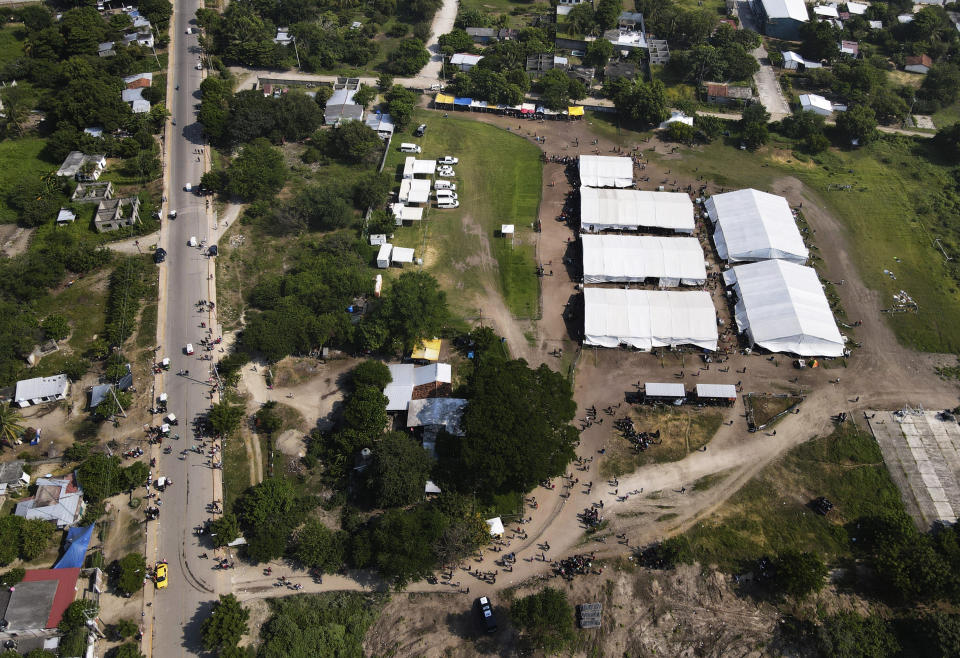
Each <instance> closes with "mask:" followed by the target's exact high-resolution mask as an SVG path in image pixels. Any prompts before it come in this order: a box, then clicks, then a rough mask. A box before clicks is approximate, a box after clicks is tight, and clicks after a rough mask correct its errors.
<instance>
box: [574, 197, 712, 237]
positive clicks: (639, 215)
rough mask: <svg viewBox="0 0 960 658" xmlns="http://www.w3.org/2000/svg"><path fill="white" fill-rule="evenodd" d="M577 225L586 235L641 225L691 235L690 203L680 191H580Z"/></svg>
mask: <svg viewBox="0 0 960 658" xmlns="http://www.w3.org/2000/svg"><path fill="white" fill-rule="evenodd" d="M580 226H581V227H582V228H583V230H585V231H588V232H590V233H594V232H596V231H603V230H605V229H627V230H631V231H636V230H639V229H640V227H641V226H644V227H654V228H665V229H671V230H673V231H677V232H680V233H692V232H693V227H694V220H693V202H692V201H690V197H689V196H687V195H686V194H684V193H682V192H648V191H641V190H598V189H595V188H592V187H581V188H580Z"/></svg>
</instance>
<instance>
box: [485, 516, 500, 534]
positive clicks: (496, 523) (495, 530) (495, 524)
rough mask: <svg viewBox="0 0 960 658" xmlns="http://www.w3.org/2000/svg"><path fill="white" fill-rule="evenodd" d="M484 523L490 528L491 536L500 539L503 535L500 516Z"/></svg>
mask: <svg viewBox="0 0 960 658" xmlns="http://www.w3.org/2000/svg"><path fill="white" fill-rule="evenodd" d="M484 523H486V524H487V527H488V528H490V535H491V536H493V537H499V536H500V535H502V534H503V521H501V520H500V517H499V516H497V517H494V518H492V519H487V520H486V521H485V522H484Z"/></svg>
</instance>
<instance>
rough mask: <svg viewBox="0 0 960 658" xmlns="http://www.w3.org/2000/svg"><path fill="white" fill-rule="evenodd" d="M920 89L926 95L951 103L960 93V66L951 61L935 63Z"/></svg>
mask: <svg viewBox="0 0 960 658" xmlns="http://www.w3.org/2000/svg"><path fill="white" fill-rule="evenodd" d="M920 89H921V90H922V91H923V94H924V96H925V97H927V98H931V99H933V100H935V101H937V102H938V103H940V104H941V105H950V104H951V103H953V102H954V101H955V100H957V95H958V94H960V67H958V66H957V65H956V64H952V63H949V62H944V63H938V64H934V65H933V66H931V67H930V70H929V71H927V75H926V76H924V78H923V84H921V85H920Z"/></svg>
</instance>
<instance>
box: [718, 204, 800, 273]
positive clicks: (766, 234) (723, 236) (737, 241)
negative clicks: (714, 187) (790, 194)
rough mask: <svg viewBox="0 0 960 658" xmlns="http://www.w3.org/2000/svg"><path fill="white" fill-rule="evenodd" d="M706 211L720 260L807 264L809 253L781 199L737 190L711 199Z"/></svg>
mask: <svg viewBox="0 0 960 658" xmlns="http://www.w3.org/2000/svg"><path fill="white" fill-rule="evenodd" d="M706 207H707V213H709V215H710V219H711V220H712V221H713V223H714V225H715V226H716V230H715V231H714V234H713V241H714V243H715V244H716V245H717V254H719V256H720V258H723V259H724V260H728V261H730V262H733V263H737V262H744V261H755V260H765V259H768V258H782V259H784V260H789V261H794V262H796V263H804V262H806V260H807V257H808V256H809V252H808V251H807V248H806V246H804V244H803V238H802V237H800V231H799V230H798V229H797V223H796V221H795V220H794V218H793V212H792V211H791V210H790V206H789V205H788V204H787V200H786V199H784V198H783V197H782V196H776V195H775V194H768V193H766V192H760V191H759V190H754V189H745V190H736V191H735V192H727V193H725V194H717V195H714V196H712V197H710V198H709V199H707V203H706Z"/></svg>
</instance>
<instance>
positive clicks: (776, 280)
mask: <svg viewBox="0 0 960 658" xmlns="http://www.w3.org/2000/svg"><path fill="white" fill-rule="evenodd" d="M579 166H580V178H581V181H580V182H581V187H580V211H581V212H580V222H581V227H582V231H583V232H582V234H581V241H582V245H583V276H584V278H583V280H584V283H585V284H587V285H589V284H601V283H643V282H646V281H648V280H651V279H655V280H656V281H657V284H658V286H659V287H660V288H671V287H676V286H678V285H703V284H704V283H705V282H706V278H707V276H706V263H705V261H704V254H703V250H702V249H701V247H700V244H699V241H698V240H697V239H696V238H693V237H681V236H672V237H654V236H642V235H610V234H602V235H591V233H598V232H600V231H605V230H621V231H624V230H626V231H640V230H643V229H661V230H669V231H674V232H680V233H687V234H689V233H692V232H693V229H694V225H695V220H694V208H693V204H692V202H691V201H690V198H689V196H688V195H686V194H682V193H669V192H647V191H641V190H631V189H626V188H629V187H632V186H633V162H632V160H631V159H630V158H616V157H607V156H581V157H580V163H579ZM598 188H612V189H598ZM705 207H706V211H707V214H708V215H709V217H710V220H711V222H712V224H713V226H714V243H715V244H716V247H717V252H718V255H719V256H720V257H721V258H722V259H724V260H726V261H727V262H729V263H731V264H734V267H732V268H731V269H729V270H727V272H725V273H724V281H725V283H726V284H727V285H728V286H731V288H732V292H733V293H734V294H735V295H736V305H735V309H734V317H735V321H736V323H737V328H738V329H739V331H740V332H742V333H746V335H747V337H748V338H749V340H750V342H751V343H752V344H754V345H757V346H759V347H762V348H764V349H767V350H769V351H771V352H787V353H792V354H797V355H801V356H840V355H842V354H843V353H844V338H843V336H842V335H841V334H840V331H839V329H838V328H837V324H836V321H835V320H834V317H833V313H832V311H831V309H830V305H829V303H828V302H827V298H826V295H825V293H824V290H823V285H822V284H821V283H820V280H819V278H818V276H817V273H816V271H815V270H813V269H812V268H810V267H806V266H805V265H804V263H805V262H806V260H807V258H808V257H809V251H808V250H807V248H806V246H805V245H804V243H803V237H802V236H801V234H800V231H799V229H798V228H797V224H796V220H795V218H794V215H793V211H792V210H791V209H790V206H789V204H788V203H787V200H786V199H785V198H783V197H781V196H777V195H774V194H769V193H766V192H761V191H759V190H754V189H744V190H736V191H733V192H728V193H724V194H718V195H715V196H712V197H710V198H709V199H708V200H707V201H706V204H705ZM584 301H585V307H586V308H585V317H584V344H585V345H595V346H602V347H617V346H619V345H628V346H631V347H634V348H637V349H642V350H649V349H652V348H654V347H676V346H680V345H695V346H697V347H700V348H702V349H705V350H710V351H713V350H716V349H717V340H718V331H717V324H718V323H717V314H716V310H715V308H714V306H713V302H712V299H711V297H710V294H709V293H707V292H705V291H668V290H630V289H611V288H594V287H588V288H585V290H584Z"/></svg>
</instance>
